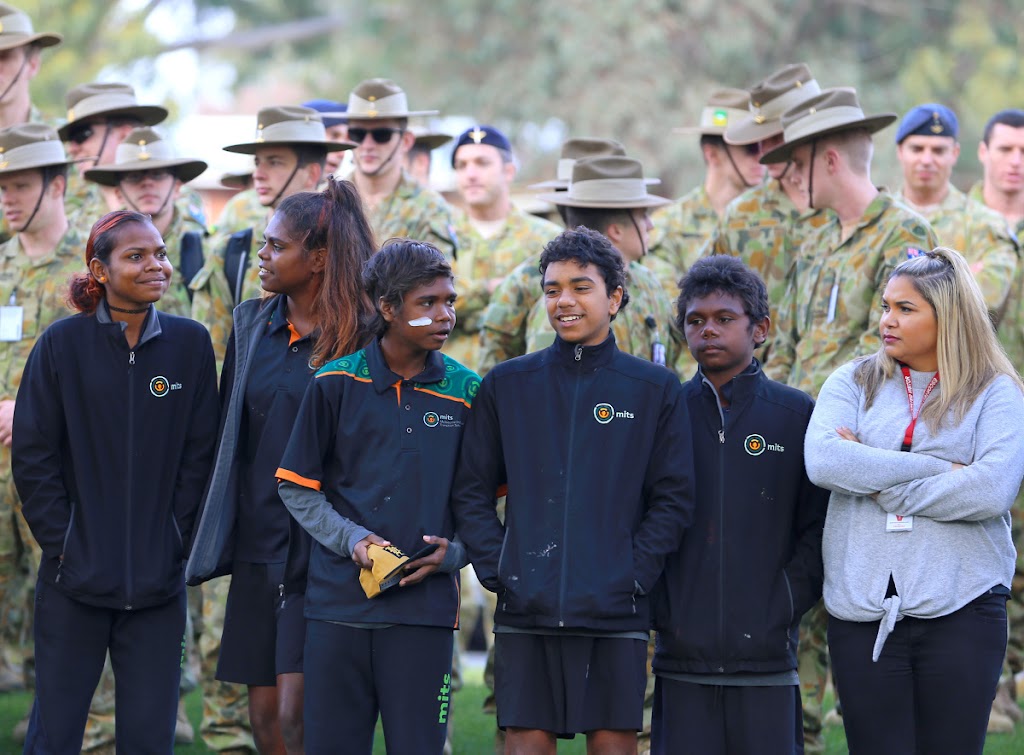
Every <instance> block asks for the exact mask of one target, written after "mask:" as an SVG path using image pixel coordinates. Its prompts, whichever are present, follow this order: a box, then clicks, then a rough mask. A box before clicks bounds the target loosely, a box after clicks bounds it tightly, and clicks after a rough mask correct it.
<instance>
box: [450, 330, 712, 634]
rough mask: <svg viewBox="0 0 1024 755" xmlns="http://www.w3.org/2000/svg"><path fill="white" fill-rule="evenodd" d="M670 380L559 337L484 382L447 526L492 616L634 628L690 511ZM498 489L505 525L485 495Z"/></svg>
mask: <svg viewBox="0 0 1024 755" xmlns="http://www.w3.org/2000/svg"><path fill="white" fill-rule="evenodd" d="M692 458H693V457H692V453H691V449H690V442H689V419H688V416H687V410H686V404H685V402H684V401H683V398H682V391H681V388H680V385H679V380H678V379H677V378H676V377H675V375H673V374H672V373H671V372H669V371H668V370H666V369H665V368H664V367H660V366H658V365H655V364H652V363H650V362H647V361H644V360H641V359H637V358H636V357H633V356H630V355H628V354H624V353H622V352H621V351H619V349H618V348H617V347H616V345H615V339H614V337H613V336H611V335H609V337H608V339H607V340H605V341H604V342H603V343H602V344H600V345H598V346H593V347H582V346H575V345H574V344H571V343H567V342H565V341H563V340H561V339H557V338H556V340H555V343H554V344H552V345H551V346H549V347H548V348H547V349H544V350H543V351H539V352H537V353H534V354H529V355H527V356H524V357H520V358H518V359H512V360H510V361H508V362H504V363H502V364H500V365H498V366H497V367H495V368H494V369H493V370H491V372H490V373H488V375H487V376H486V377H485V378H484V381H483V383H482V384H481V387H480V394H479V395H478V396H477V398H476V401H475V402H474V405H473V412H472V413H471V414H470V417H469V422H468V423H467V427H466V437H465V438H464V439H463V444H462V456H461V459H460V463H459V469H458V471H457V473H456V481H455V489H454V493H453V508H454V511H455V517H456V531H457V532H458V534H459V536H460V538H461V539H462V541H463V542H464V543H465V544H466V548H467V550H468V552H469V556H470V560H471V561H472V562H473V566H474V568H475V569H476V572H477V575H478V576H479V577H480V581H481V582H482V583H483V584H484V586H485V587H487V588H488V589H490V590H494V591H496V592H497V593H498V607H497V609H496V611H495V623H497V624H501V625H507V626H511V627H520V628H526V629H530V628H538V629H545V630H548V629H554V630H560V629H563V630H573V629H576V630H596V631H646V630H647V629H648V628H649V624H650V612H649V607H648V598H647V596H646V593H647V592H648V591H649V590H651V588H653V587H654V584H655V582H656V581H657V579H658V576H659V575H660V574H661V570H662V566H663V564H664V560H665V557H666V556H667V555H668V554H669V553H671V552H673V551H675V550H676V548H677V547H678V545H679V539H680V537H681V536H682V533H683V530H684V529H685V528H686V527H687V525H688V524H689V523H690V520H691V517H692V515H693V499H692V491H693V487H692V486H693V482H692V481H693V461H692ZM506 485H507V486H508V493H507V496H508V497H507V498H506V509H505V524H504V526H502V524H501V523H500V521H499V520H498V517H497V514H496V513H495V494H496V491H498V490H499V488H504V486H506Z"/></svg>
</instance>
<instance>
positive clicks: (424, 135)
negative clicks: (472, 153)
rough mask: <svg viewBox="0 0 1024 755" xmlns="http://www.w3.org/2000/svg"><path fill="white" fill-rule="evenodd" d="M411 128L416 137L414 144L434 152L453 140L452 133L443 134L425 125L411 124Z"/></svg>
mask: <svg viewBox="0 0 1024 755" xmlns="http://www.w3.org/2000/svg"><path fill="white" fill-rule="evenodd" d="M409 130H410V131H411V132H412V135H413V136H415V137H416V143H415V145H414V146H416V147H420V148H422V149H426V150H429V151H431V152H433V151H434V150H435V149H437V148H438V147H441V146H443V145H445V144H447V143H448V142H450V141H451V140H452V136H451V134H442V133H441V132H440V131H431V130H430V129H428V128H424V127H423V126H410V127H409Z"/></svg>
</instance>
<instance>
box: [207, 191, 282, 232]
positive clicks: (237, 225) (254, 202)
mask: <svg viewBox="0 0 1024 755" xmlns="http://www.w3.org/2000/svg"><path fill="white" fill-rule="evenodd" d="M269 218H270V211H269V210H268V209H267V208H266V207H264V206H263V205H262V204H260V199H259V195H258V194H257V193H256V190H255V189H246V190H244V191H240V192H238V193H237V194H235V195H234V196H233V197H231V199H229V200H228V201H227V202H225V203H224V207H223V208H222V209H221V211H220V216H219V217H218V218H217V223H216V225H215V226H214V228H213V230H214V233H218V234H219V233H220V232H221V231H227V232H228V233H231V232H233V231H237V230H239V229H241V228H254V229H257V232H260V233H262V231H263V230H264V229H263V228H261V227H260V224H261V223H262V224H263V226H266V224H267V222H268V220H269Z"/></svg>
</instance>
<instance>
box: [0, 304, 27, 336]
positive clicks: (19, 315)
mask: <svg viewBox="0 0 1024 755" xmlns="http://www.w3.org/2000/svg"><path fill="white" fill-rule="evenodd" d="M24 321H25V308H24V307H19V306H15V305H7V306H6V307H0V341H20V340H21V326H22V323H24Z"/></svg>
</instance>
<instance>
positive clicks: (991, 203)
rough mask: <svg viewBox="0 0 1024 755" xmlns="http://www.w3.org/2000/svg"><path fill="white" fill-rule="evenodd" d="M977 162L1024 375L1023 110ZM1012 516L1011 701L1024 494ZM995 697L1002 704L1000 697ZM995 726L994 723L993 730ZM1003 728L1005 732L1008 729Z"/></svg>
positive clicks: (1009, 344)
mask: <svg viewBox="0 0 1024 755" xmlns="http://www.w3.org/2000/svg"><path fill="white" fill-rule="evenodd" d="M978 160H979V161H980V162H981V166H982V168H983V177H982V180H981V181H980V182H979V183H978V184H976V185H975V186H974V187H973V188H972V189H971V191H970V192H969V194H968V196H969V197H970V198H971V199H973V200H975V201H977V202H980V203H982V204H984V205H985V206H986V207H988V208H989V209H991V210H992V211H994V212H997V213H998V214H999V215H1000V216H1002V218H1003V219H1004V221H1005V222H1006V224H1007V227H1008V232H1009V235H1010V237H1011V239H1012V240H1013V244H1014V247H1015V249H1016V250H1017V253H1018V255H1019V259H1018V265H1017V274H1016V275H1015V276H1014V278H1013V281H1012V283H1011V285H1010V291H1009V294H1008V296H1007V299H1006V301H1005V303H1004V304H1003V307H1002V310H1001V312H999V313H998V314H997V320H996V322H997V324H998V330H997V333H998V336H999V342H1000V343H1001V344H1002V346H1003V348H1004V349H1005V350H1006V354H1007V356H1008V357H1009V358H1010V361H1011V362H1012V363H1013V366H1014V367H1016V368H1017V371H1018V372H1020V371H1024V170H1022V168H1024V110H1002V111H1000V112H998V113H996V114H995V115H993V116H992V117H991V118H990V119H989V120H988V123H986V124H985V130H984V133H983V136H982V141H981V143H980V144H979V145H978ZM1010 515H1011V517H1012V523H1013V527H1012V529H1013V543H1014V545H1015V546H1016V548H1017V565H1016V568H1015V570H1014V575H1013V582H1012V584H1011V585H1010V600H1009V602H1008V603H1007V604H1006V612H1007V616H1008V618H1009V623H1010V635H1009V639H1008V642H1007V645H1006V660H1007V666H1008V669H1007V670H1008V672H1009V674H1010V679H1009V680H1008V683H1007V684H1006V686H1005V689H1006V691H1007V692H1009V693H1010V697H1016V698H1019V697H1020V695H1019V694H1018V690H1019V689H1020V684H1021V683H1020V682H1017V683H1015V679H1022V680H1024V491H1022V492H1021V493H1019V494H1018V495H1017V500H1016V501H1015V502H1014V505H1013V508H1011V509H1010ZM996 699H997V700H999V696H997V698H996ZM1011 703H1012V704H1011V705H1009V706H1005V705H1004V706H1003V710H1004V711H1005V714H1008V715H1011V716H1016V714H1017V713H1018V712H1019V710H1020V709H1019V707H1018V706H1017V704H1016V703H1015V702H1013V701H1011ZM993 713H995V710H993ZM1012 720H1018V719H1016V718H1014V719H1012ZM992 723H993V722H992V720H991V719H990V721H989V728H990V730H991V729H992V728H993V727H992ZM1001 728H1003V730H1006V728H1007V727H1005V726H1003V727H1001Z"/></svg>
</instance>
